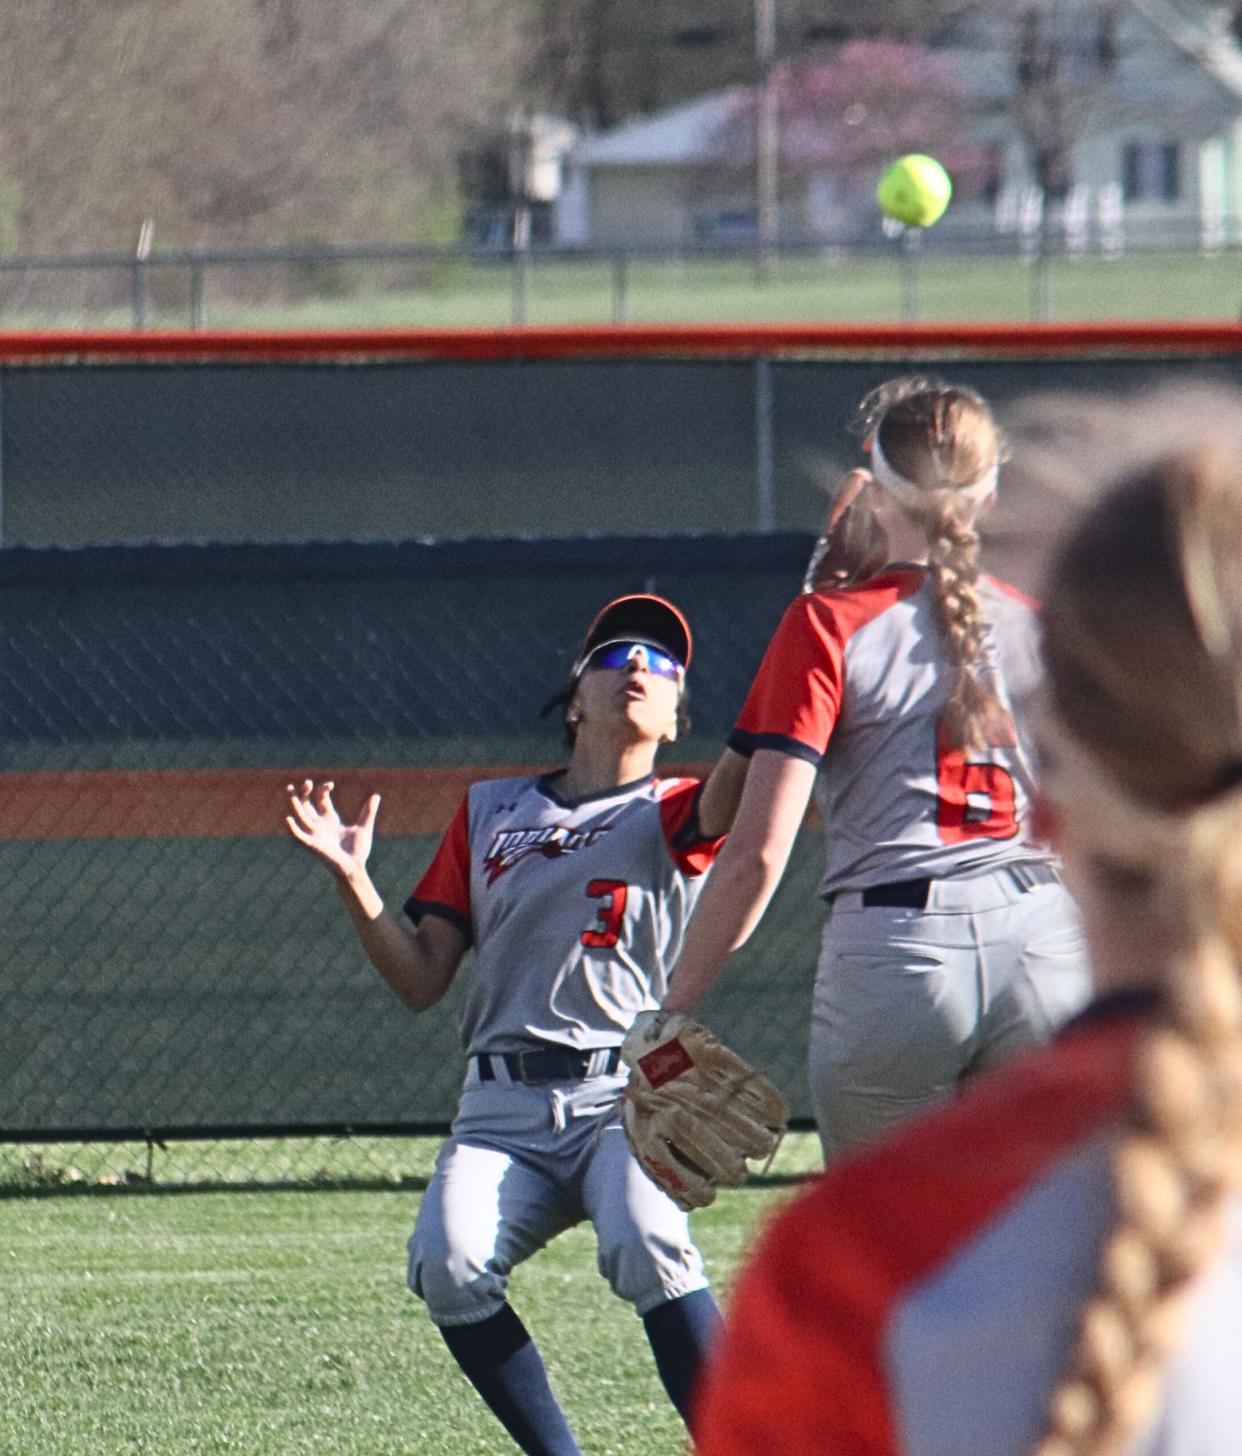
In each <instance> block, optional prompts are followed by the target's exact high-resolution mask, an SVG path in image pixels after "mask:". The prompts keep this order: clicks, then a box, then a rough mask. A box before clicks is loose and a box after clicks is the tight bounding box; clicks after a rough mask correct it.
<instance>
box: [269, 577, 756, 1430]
mask: <svg viewBox="0 0 1242 1456" xmlns="http://www.w3.org/2000/svg"><path fill="white" fill-rule="evenodd" d="M690 649H691V636H690V629H689V627H688V625H687V623H686V621H685V618H684V617H683V616H682V614H681V613H680V612H679V611H678V610H677V608H676V607H675V606H673V605H672V604H671V603H669V602H667V601H664V600H663V599H661V598H659V597H654V596H649V595H636V596H630V597H623V598H620V599H619V600H617V601H615V602H612V603H610V604H609V605H608V606H607V607H605V608H604V610H603V611H602V612H600V614H599V615H598V616H597V617H596V619H595V621H594V622H593V623H592V624H591V627H590V629H589V630H588V632H587V635H586V639H585V642H584V644H583V647H582V650H581V653H580V656H579V659H578V661H577V663H576V664H575V666H574V669H573V673H572V675H571V678H570V681H569V684H568V686H567V688H566V689H565V690H564V692H562V693H561V694H559V695H558V697H557V698H555V699H553V704H558V703H559V704H560V706H561V707H562V710H563V714H564V723H565V727H566V731H567V734H568V735H569V737H570V739H571V740H572V744H573V747H572V752H571V755H570V758H569V763H568V766H567V767H565V768H562V769H559V770H557V771H556V772H553V773H548V774H545V775H542V776H539V777H531V778H510V779H498V780H492V781H489V782H483V783H478V784H476V785H474V786H473V787H472V788H471V789H470V791H469V793H468V794H467V796H466V798H465V799H464V800H463V802H462V804H461V806H460V808H459V809H458V811H457V814H456V816H455V818H454V819H453V821H452V823H451V825H450V826H449V829H448V831H447V833H446V834H445V836H444V839H443V841H442V843H441V844H440V847H439V850H438V851H437V853H436V855H435V857H434V859H433V861H432V863H431V865H430V867H429V868H428V870H427V872H426V874H425V875H424V876H423V877H422V879H421V880H420V881H419V883H418V885H417V886H416V887H415V889H414V891H413V893H412V895H411V896H410V898H409V900H408V901H407V903H406V906H405V911H406V915H407V916H408V918H409V921H410V925H408V926H407V925H404V924H402V923H400V922H399V921H398V920H396V919H395V918H394V917H392V916H391V915H389V914H388V912H387V911H385V910H384V908H383V904H382V901H381V900H380V897H379V895H378V893H377V892H376V890H375V888H374V886H373V885H372V883H371V881H370V879H369V877H368V875H367V872H366V860H367V856H368V854H369V851H370V847H371V838H372V830H373V826H374V823H375V816H376V811H377V808H378V803H379V800H378V798H377V797H372V798H371V800H370V801H369V803H368V805H367V808H366V810H365V811H364V813H363V815H362V817H361V819H360V821H359V822H358V823H357V824H353V825H349V824H342V823H341V822H340V820H339V818H338V816H337V814H336V811H335V809H334V808H333V806H332V800H331V788H332V786H331V784H323V785H320V786H318V787H316V786H314V785H312V784H310V783H306V784H304V785H303V786H302V788H301V790H300V792H296V793H293V794H292V798H291V814H290V817H289V819H288V821H287V823H288V826H289V830H290V833H291V834H292V835H293V836H294V837H295V838H296V839H297V840H298V841H299V842H300V843H302V844H304V845H305V846H306V847H307V848H308V849H310V850H312V851H313V852H314V853H315V854H317V855H318V856H319V857H320V858H321V859H323V860H324V861H325V862H326V863H327V864H328V865H329V866H330V867H331V868H332V869H333V870H334V872H335V873H336V876H337V882H338V888H339V889H340V892H341V895H342V897H343V899H344V901H345V904H346V907H347V909H348V911H349V914H350V917H351V919H352V921H353V923H354V925H355V927H356V929H357V932H358V935H359V938H360V940H361V941H362V944H363V946H364V948H365V949H366V951H367V954H368V955H369V956H370V958H371V960H372V962H373V963H374V964H375V966H376V968H377V970H378V971H379V973H380V974H381V976H383V978H384V980H385V981H386V982H387V983H388V984H389V986H390V987H391V988H392V989H393V990H394V991H395V992H396V994H397V995H398V996H399V997H400V998H401V999H402V1000H403V1001H404V1002H405V1003H406V1004H407V1005H408V1006H409V1007H411V1009H413V1010H415V1011H421V1010H423V1009H425V1008H426V1007H428V1006H430V1005H432V1004H433V1003H434V1002H435V1001H437V1000H439V998H440V997H441V996H442V995H443V994H444V992H445V991H446V990H447V988H448V986H449V983H450V982H451V981H452V979H453V976H454V974H455V973H456V971H457V968H458V965H459V963H460V961H461V959H462V956H463V954H464V952H465V951H466V949H467V947H468V946H473V948H474V951H475V964H474V967H473V974H472V977H471V981H470V989H469V993H468V995H467V998H466V1002H465V1009H464V1013H463V1017H462V1038H463V1041H464V1043H465V1048H466V1052H467V1055H468V1063H467V1072H466V1080H465V1088H464V1091H463V1093H462V1097H461V1104H460V1107H459V1110H458V1113H457V1117H456V1120H455V1121H454V1123H453V1131H452V1136H451V1138H450V1140H449V1142H448V1143H447V1145H446V1146H445V1147H444V1149H443V1151H442V1152H441V1155H440V1158H439V1161H438V1163H437V1165H436V1172H435V1175H434V1177H433V1178H432V1180H431V1183H430V1185H429V1187H428V1189H427V1192H426V1194H425V1196H424V1197H423V1200H422V1203H421V1205H420V1208H419V1212H418V1218H417V1222H416V1224H415V1228H414V1232H413V1235H412V1237H411V1239H410V1245H409V1251H410V1264H409V1283H410V1287H411V1289H412V1290H413V1291H414V1292H415V1293H416V1294H417V1295H419V1296H420V1297H421V1298H422V1299H423V1300H424V1301H425V1302H426V1304H427V1308H428V1311H429V1313H430V1315H431V1318H432V1320H433V1321H434V1322H435V1323H436V1324H437V1325H438V1326H439V1328H440V1331H441V1334H442V1335H443V1337H444V1340H445V1342H446V1344H447V1345H448V1347H449V1349H450V1351H451V1352H452V1354H453V1355H454V1357H455V1358H456V1360H457V1362H458V1364H459V1365H460V1366H461V1368H462V1370H463V1371H464V1372H465V1374H466V1375H467V1377H468V1378H469V1379H470V1380H471V1381H472V1382H473V1384H474V1385H475V1387H476V1388H477V1390H478V1391H479V1393H480V1395H482V1397H483V1399H484V1400H485V1401H486V1402H487V1403H488V1405H489V1406H490V1407H491V1408H492V1410H493V1411H494V1412H495V1414H496V1415H497V1416H498V1417H499V1419H500V1420H501V1421H502V1422H503V1423H504V1425H505V1427H506V1429H507V1430H508V1431H509V1433H510V1434H511V1435H512V1437H513V1439H514V1440H515V1441H516V1442H517V1444H518V1446H519V1447H520V1448H521V1449H522V1450H523V1451H527V1452H536V1453H547V1456H564V1453H569V1452H577V1450H578V1446H577V1444H576V1443H575V1441H574V1438H573V1436H572V1435H571V1433H570V1430H569V1426H568V1424H567V1422H566V1419H565V1416H564V1414H563V1413H562V1411H561V1409H560V1406H559V1405H558V1404H557V1401H556V1399H555V1397H554V1396H553V1394H552V1391H551V1389H550V1387H549V1384H548V1381H547V1377H546V1374H545V1372H544V1367H543V1364H542V1361H541V1359H540V1356H539V1354H538V1352H537V1350H536V1349H535V1346H534V1344H533V1343H532V1342H531V1340H530V1337H529V1335H528V1334H527V1333H526V1330H525V1329H524V1327H523V1325H522V1323H521V1321H520V1320H519V1319H518V1316H517V1315H516V1314H515V1313H514V1311H513V1310H512V1308H511V1307H510V1306H509V1304H508V1303H507V1302H506V1298H505V1294H506V1286H507V1282H508V1276H509V1272H510V1270H511V1269H512V1268H513V1267H514V1266H515V1265H516V1264H518V1263H519V1262H521V1261H522V1260H523V1259H525V1258H527V1257H529V1256H530V1255H531V1254H533V1253H534V1252H535V1251H536V1250H537V1249H539V1248H541V1247H542V1246H543V1245H544V1244H546V1243H547V1242H548V1241H549V1240H550V1239H552V1238H553V1237H555V1236H556V1235H557V1234H558V1233H560V1232H561V1231H562V1230H564V1229H566V1228H569V1227H571V1226H572V1225H573V1224H576V1223H578V1222H580V1221H581V1220H582V1219H584V1218H589V1219H590V1220H591V1222H592V1223H593V1224H594V1226H595V1230H596V1234H597V1236H598V1240H599V1245H598V1247H599V1268H600V1272H601V1273H602V1274H603V1275H604V1277H605V1278H606V1279H607V1280H608V1281H609V1283H610V1284H611V1286H612V1288H613V1290H614V1291H615V1292H616V1293H617V1294H618V1295H619V1296H620V1297H621V1298H622V1299H624V1300H627V1301H628V1302H629V1303H631V1304H632V1305H633V1306H634V1308H635V1310H636V1311H637V1313H638V1314H639V1315H640V1316H641V1317H642V1319H643V1322H644V1325H645V1327H646V1332H647V1335H648V1338H649V1340H650V1343H651V1346H652V1350H653V1352H654V1355H655V1359H656V1364H657V1368H658V1370H659V1373H660V1376H661V1378H662V1379H663V1382H664V1385H665V1387H666V1389H667V1391H668V1393H669V1396H670V1397H671V1399H672V1400H673V1402H674V1404H675V1405H676V1406H677V1409H678V1410H679V1411H680V1412H681V1413H682V1415H683V1416H684V1415H685V1413H686V1411H687V1409H688V1403H689V1399H690V1393H691V1390H692V1388H693V1385H694V1380H695V1375H696V1373H697V1370H698V1366H699V1362H700V1360H701V1358H702V1355H703V1352H704V1349H705V1348H706V1345H707V1342H708V1340H709V1339H710V1338H711V1335H712V1333H713V1331H714V1329H715V1326H716V1323H717V1314H716V1306H715V1303H714V1301H713V1299H712V1296H711V1295H710V1293H709V1292H708V1290H707V1279H706V1277H705V1276H704V1272H703V1264H702V1260H701V1259H700V1257H699V1254H698V1251H697V1250H696V1248H695V1246H694V1244H693V1243H692V1242H691V1238H690V1233H689V1228H688V1225H687V1221H686V1217H685V1215H684V1214H683V1213H682V1212H681V1211H680V1210H679V1209H678V1208H677V1207H676V1205H675V1204H674V1203H673V1202H672V1201H671V1200H670V1199H669V1198H668V1197H667V1196H666V1195H665V1194H663V1193H662V1192H660V1191H659V1190H658V1189H657V1188H656V1187H655V1185H654V1184H653V1183H652V1182H650V1180H649V1179H648V1178H647V1176H646V1175H645V1174H644V1173H643V1171H642V1169H641V1168H640V1167H639V1165H638V1163H637V1162H635V1160H634V1158H633V1156H632V1155H631V1153H630V1151H629V1148H628V1145H627V1143H626V1140H625V1134H624V1132H623V1130H622V1128H621V1125H620V1121H619V1118H618V1109H617V1099H618V1097H619V1095H620V1093H621V1091H622V1089H623V1087H624V1085H625V1076H624V1068H623V1067H620V1066H619V1056H618V1049H619V1047H620V1043H621V1041H622V1039H623V1037H624V1035H625V1033H626V1031H627V1030H628V1028H629V1026H630V1024H631V1022H632V1021H633V1019H634V1017H635V1016H636V1015H637V1014H638V1012H640V1011H642V1010H651V1009H654V1008H655V1007H656V1006H657V1005H658V1004H659V999H660V996H661V995H662V994H663V992H664V990H665V986H666V970H667V967H668V965H669V963H670V961H671V959H672V955H673V953H674V952H675V950H676V948H677V946H678V944H679V943H680V940H681V934H682V929H683V926H684V925H685V922H686V920H687V918H688V916H689V914H690V910H691V908H692V906H693V905H694V902H695V899H696V897H697V895H698V892H699V889H700V886H701V884H702V876H703V873H704V871H706V870H707V868H708V867H709V866H710V864H711V862H712V860H713V858H714V857H715V854H716V851H717V848H718V846H719V842H720V836H721V835H722V834H723V833H724V831H725V828H726V827H727V824H728V822H729V820H730V819H731V817H732V813H733V809H734V807H735V805H736V800H737V795H738V792H739V790H740V783H741V778H742V776H743V774H744V771H745V761H744V760H743V759H741V758H740V757H738V756H737V755H728V756H726V758H725V759H724V760H722V764H721V766H720V767H719V769H718V770H717V771H716V772H714V773H713V774H712V776H711V778H710V779H709V780H708V782H707V783H706V784H700V783H699V782H698V781H697V780H694V779H665V780H657V779H656V778H655V776H654V773H653V766H654V761H655V756H656V751H657V748H658V747H659V745H660V744H661V743H662V742H668V741H671V740H672V739H673V738H674V737H675V736H676V733H677V724H678V716H679V712H680V710H681V701H682V696H683V691H684V684H685V669H686V667H687V666H688V664H689V661H690ZM551 706H552V704H549V708H551Z"/></svg>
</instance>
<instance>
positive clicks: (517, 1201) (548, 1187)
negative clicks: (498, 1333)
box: [409, 1059, 707, 1325]
mask: <svg viewBox="0 0 1242 1456" xmlns="http://www.w3.org/2000/svg"><path fill="white" fill-rule="evenodd" d="M494 1060H495V1059H494ZM624 1086H625V1078H624V1077H617V1076H608V1077H591V1078H588V1079H586V1080H584V1081H580V1082H561V1083H553V1084H541V1085H535V1086H528V1085H523V1084H521V1083H512V1082H509V1081H508V1080H507V1079H506V1078H505V1076H504V1074H503V1073H501V1074H500V1076H499V1077H498V1079H497V1080H496V1081H493V1082H487V1083H484V1084H481V1085H480V1083H479V1082H478V1080H477V1076H476V1075H475V1073H474V1071H473V1064H472V1072H471V1075H470V1076H469V1077H468V1078H467V1082H466V1089H465V1091H464V1092H463V1093H462V1099H461V1104H460V1107H459V1109H458V1113H457V1117H456V1119H455V1121H454V1123H453V1133H452V1137H451V1138H450V1139H449V1141H448V1142H447V1143H446V1144H445V1145H444V1148H443V1149H442V1150H441V1153H440V1157H439V1160H438V1162H437V1164H436V1171H435V1173H434V1175H433V1176H432V1179H431V1182H430V1183H429V1184H428V1187H427V1191H426V1193H425V1194H424V1195H423V1201H422V1203H421V1204H420V1205H419V1210H418V1218H417V1220H416V1222H415V1225H414V1232H413V1234H412V1235H411V1236H410V1241H409V1253H410V1266H409V1284H410V1288H411V1289H412V1290H413V1291H414V1293H415V1294H417V1295H419V1296H420V1297H421V1298H422V1299H423V1300H425V1301H426V1304H427V1308H428V1312H429V1313H430V1315H431V1318H432V1319H433V1320H434V1321H435V1323H436V1324H439V1325H455V1324H473V1323H475V1322H476V1321H478V1320H484V1319H487V1318H488V1317H489V1316H491V1315H494V1314H496V1313H497V1312H498V1311H499V1309H500V1307H501V1305H502V1303H503V1302H504V1298H505V1289H506V1287H507V1284H508V1278H509V1273H510V1271H511V1270H512V1269H513V1267H514V1266H515V1265H517V1264H520V1263H521V1262H522V1260H523V1259H528V1258H529V1257H530V1256H531V1255H532V1254H533V1253H535V1252H536V1251H537V1250H538V1249H541V1248H542V1247H543V1246H544V1245H545V1244H546V1243H548V1242H549V1240H551V1239H553V1238H555V1236H556V1235H557V1234H559V1233H561V1232H563V1231H564V1230H565V1229H567V1228H570V1227H572V1226H573V1225H574V1224H576V1223H581V1222H582V1220H583V1219H590V1221H591V1222H592V1224H594V1226H595V1233H596V1237H597V1239H598V1264H599V1270H600V1273H601V1274H602V1275H603V1276H604V1277H605V1279H607V1280H608V1282H609V1284H610V1285H611V1286H612V1288H613V1290H614V1291H615V1293H616V1294H618V1295H619V1296H620V1297H621V1298H622V1299H624V1300H626V1301H628V1302H629V1303H630V1304H632V1305H633V1306H634V1308H635V1310H636V1311H637V1312H638V1313H639V1314H640V1315H642V1314H646V1313H648V1312H649V1311H650V1310H652V1309H654V1308H655V1307H656V1306H657V1305H659V1304H662V1303H663V1302H664V1301H665V1300H668V1299H676V1298H678V1297H679V1296H681V1295H683V1294H689V1293H691V1291H693V1290H696V1289H705V1288H706V1287H707V1278H706V1276H705V1275H704V1273H703V1261H702V1259H701V1258H700V1256H699V1252H698V1250H697V1249H696V1248H695V1246H694V1244H693V1243H692V1242H691V1239H690V1227H689V1223H688V1222H687V1219H686V1215H685V1214H684V1213H683V1212H682V1211H681V1210H680V1209H679V1208H678V1207H677V1205H676V1204H675V1203H674V1202H673V1201H672V1199H670V1198H669V1197H668V1196H667V1195H666V1194H664V1193H662V1192H661V1191H660V1190H659V1189H658V1188H657V1187H656V1186H655V1184H654V1183H653V1182H652V1181H651V1179H650V1178H648V1177H647V1175H646V1174H645V1173H644V1172H643V1170H642V1168H641V1167H639V1165H638V1163H637V1162H636V1161H635V1160H634V1156H633V1154H632V1153H631V1152H630V1149H629V1144H628V1143H627V1142H626V1140H625V1132H624V1130H623V1129H622V1127H621V1122H620V1116H619V1112H618V1108H617V1096H618V1094H619V1093H620V1092H621V1090H622V1089H623V1088H624Z"/></svg>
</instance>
